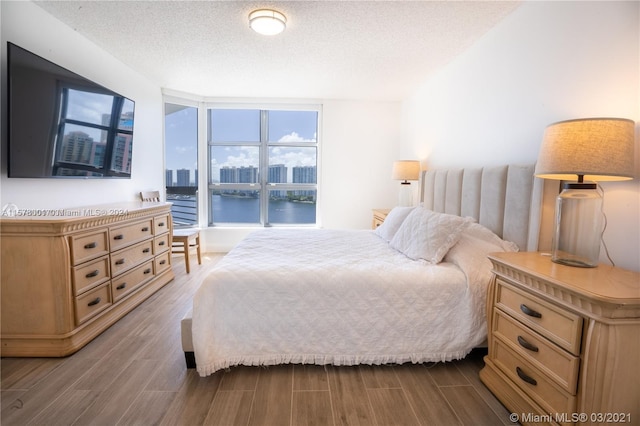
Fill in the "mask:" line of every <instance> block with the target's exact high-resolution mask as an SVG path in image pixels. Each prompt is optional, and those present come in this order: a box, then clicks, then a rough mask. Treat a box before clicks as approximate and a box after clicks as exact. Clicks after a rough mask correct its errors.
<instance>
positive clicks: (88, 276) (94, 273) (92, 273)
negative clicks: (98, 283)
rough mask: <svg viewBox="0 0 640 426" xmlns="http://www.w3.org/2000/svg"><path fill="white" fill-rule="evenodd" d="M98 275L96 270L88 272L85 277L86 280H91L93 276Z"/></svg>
mask: <svg viewBox="0 0 640 426" xmlns="http://www.w3.org/2000/svg"><path fill="white" fill-rule="evenodd" d="M99 273H100V271H99V270H98V269H96V270H95V271H93V272H89V273H88V274H87V275H85V277H86V278H93V277H95V276H97V275H98V274H99Z"/></svg>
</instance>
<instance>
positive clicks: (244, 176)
mask: <svg viewBox="0 0 640 426" xmlns="http://www.w3.org/2000/svg"><path fill="white" fill-rule="evenodd" d="M238 182H239V183H256V182H258V168H257V167H253V166H249V167H240V169H238Z"/></svg>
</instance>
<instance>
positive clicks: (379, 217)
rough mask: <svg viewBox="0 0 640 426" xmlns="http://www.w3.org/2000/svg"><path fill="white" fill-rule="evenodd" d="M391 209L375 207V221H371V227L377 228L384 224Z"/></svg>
mask: <svg viewBox="0 0 640 426" xmlns="http://www.w3.org/2000/svg"><path fill="white" fill-rule="evenodd" d="M390 211H391V209H373V221H372V222H371V229H376V228H377V227H378V226H380V225H382V222H384V220H385V219H386V218H387V215H388V214H389V212H390Z"/></svg>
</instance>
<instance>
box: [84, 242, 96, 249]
mask: <svg viewBox="0 0 640 426" xmlns="http://www.w3.org/2000/svg"><path fill="white" fill-rule="evenodd" d="M97 246H98V244H96V243H89V244H85V245H84V248H86V249H92V248H96V247H97Z"/></svg>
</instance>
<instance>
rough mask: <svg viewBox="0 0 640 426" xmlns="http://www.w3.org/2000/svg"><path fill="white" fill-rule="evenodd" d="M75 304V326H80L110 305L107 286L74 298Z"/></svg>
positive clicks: (108, 287) (109, 292)
mask: <svg viewBox="0 0 640 426" xmlns="http://www.w3.org/2000/svg"><path fill="white" fill-rule="evenodd" d="M75 303H76V324H82V323H83V322H85V321H87V320H88V319H89V318H91V317H93V316H95V315H98V314H99V313H100V312H102V311H104V310H105V309H107V308H108V307H109V306H111V305H112V302H111V290H110V286H109V284H108V283H107V284H104V285H102V286H100V287H98V288H96V289H94V290H91V291H89V292H87V293H85V294H83V295H82V296H78V297H76V300H75Z"/></svg>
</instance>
